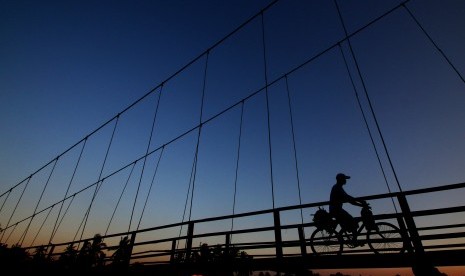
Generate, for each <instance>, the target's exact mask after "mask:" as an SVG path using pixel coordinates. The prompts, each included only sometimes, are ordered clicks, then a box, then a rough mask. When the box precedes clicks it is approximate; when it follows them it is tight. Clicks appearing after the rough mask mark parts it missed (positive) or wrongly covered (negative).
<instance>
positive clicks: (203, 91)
mask: <svg viewBox="0 0 465 276" xmlns="http://www.w3.org/2000/svg"><path fill="white" fill-rule="evenodd" d="M209 56H210V51H207V55H206V57H205V69H204V72H203V86H202V100H201V102H200V116H199V132H198V135H197V145H196V147H195V160H194V164H195V165H194V175H193V178H192V190H191V202H190V207H189V221H190V220H191V217H192V203H193V201H194V190H195V179H196V175H197V164H198V163H197V162H198V157H199V144H200V135H201V133H202V125H203V123H202V120H203V104H204V99H205V87H206V85H207V72H208V57H209Z"/></svg>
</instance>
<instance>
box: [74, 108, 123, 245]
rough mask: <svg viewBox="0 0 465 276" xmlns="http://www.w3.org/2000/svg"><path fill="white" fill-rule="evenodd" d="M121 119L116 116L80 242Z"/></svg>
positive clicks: (86, 214) (85, 217) (101, 181)
mask: <svg viewBox="0 0 465 276" xmlns="http://www.w3.org/2000/svg"><path fill="white" fill-rule="evenodd" d="M119 117H120V116H119V114H118V116H116V120H115V125H114V127H113V131H112V133H111V137H110V141H109V143H108V147H107V150H106V152H105V158H104V159H103V163H102V167H101V168H100V174H99V176H98V180H97V185H95V191H94V194H93V195H92V199H91V201H90V204H89V207H88V208H87V211H86V213H85V215H84V219H83V222H84V224H83V226H82V232H81V236H80V238H79V239H80V240H81V239H82V236H83V235H84V231H85V229H86V224H87V220H88V219H89V215H90V210H91V208H92V204H93V203H94V200H95V197H96V196H97V193H98V191H99V189H100V187H101V186H102V185H103V179H102V173H103V169H104V168H105V164H106V162H107V158H108V153H109V152H110V148H111V145H112V143H113V138H114V137H115V131H116V127H117V126H118V122H119ZM78 231H79V229H78Z"/></svg>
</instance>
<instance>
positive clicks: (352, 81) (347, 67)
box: [339, 44, 397, 213]
mask: <svg viewBox="0 0 465 276" xmlns="http://www.w3.org/2000/svg"><path fill="white" fill-rule="evenodd" d="M339 50H340V52H341V55H342V59H343V60H344V65H345V67H346V70H347V75H349V79H350V83H351V84H352V89H353V90H354V94H355V98H356V99H357V104H358V107H359V109H360V112H361V113H362V117H363V121H364V122H365V127H366V129H367V131H368V135H369V136H370V140H371V144H372V146H373V149H374V150H375V154H376V158H377V159H378V164H379V167H380V168H381V173H382V174H383V177H384V182H385V183H386V187H387V189H388V191H389V193H391V187H390V186H389V183H388V180H387V177H386V173H385V171H384V167H383V164H382V163H381V158H380V155H379V153H378V149H377V148H376V144H375V140H374V138H373V134H372V133H371V129H370V126H369V125H368V120H367V117H366V115H365V112H364V111H363V108H362V103H361V101H360V97H359V95H358V91H357V88H356V87H355V83H354V79H353V77H352V74H351V73H350V69H349V65H348V63H347V59H346V56H345V55H344V51H343V50H342V47H341V44H339ZM391 201H392V205H393V206H394V210H395V212H396V213H397V207H396V204H395V203H394V198H392V197H391Z"/></svg>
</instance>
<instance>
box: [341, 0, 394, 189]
mask: <svg viewBox="0 0 465 276" xmlns="http://www.w3.org/2000/svg"><path fill="white" fill-rule="evenodd" d="M334 3H335V4H336V8H337V12H338V15H339V19H340V20H341V24H342V27H343V28H344V33H345V36H346V38H347V43H348V44H349V49H350V53H351V55H352V58H353V60H354V62H355V66H356V68H357V73H358V76H359V77H360V81H361V82H362V86H363V90H364V91H365V97H366V98H367V101H368V105H369V107H370V111H371V115H372V117H373V120H374V122H375V124H376V129H377V130H378V134H379V137H380V139H381V142H382V144H383V147H384V152H385V153H386V157H387V159H388V161H389V165H390V166H391V170H392V173H393V174H394V178H395V180H396V183H397V187H398V188H399V191H400V192H402V187H401V186H400V183H399V179H398V178H397V173H396V171H395V169H394V165H393V164H392V160H391V157H390V155H389V152H388V149H387V146H386V143H385V141H384V137H383V134H382V133H381V128H380V126H379V123H378V119H377V118H376V115H375V112H374V110H373V105H372V104H371V100H370V97H369V96H368V91H367V88H366V85H365V81H364V79H363V76H362V72H361V70H360V66H359V65H358V62H357V58H356V57H355V53H354V50H353V48H352V44H351V43H350V38H349V37H348V36H349V35H348V33H347V28H346V25H345V23H344V19H343V18H342V14H341V11H340V10H339V5H338V4H337V0H334Z"/></svg>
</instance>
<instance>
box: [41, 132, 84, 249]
mask: <svg viewBox="0 0 465 276" xmlns="http://www.w3.org/2000/svg"><path fill="white" fill-rule="evenodd" d="M86 143H87V137H86V138H85V139H84V143H83V144H82V148H81V152H80V153H79V156H78V159H77V162H76V166H74V170H73V174H72V175H71V179H70V180H69V183H68V187H67V188H66V192H65V195H64V196H63V200H62V201H61V204H60V209H59V210H58V215H57V219H56V220H55V224H54V225H53V228H52V234H51V235H50V239H49V241H48V243H52V240H53V237H54V236H55V234H56V231H57V230H58V227H57V224H58V221H59V219H60V215H61V211H62V209H63V204H64V203H65V198H66V197H67V196H68V192H69V189H70V188H71V184H72V183H73V179H74V176H75V175H76V171H77V168H78V166H79V163H80V161H81V158H82V153H83V152H84V148H85V147H86Z"/></svg>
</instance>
